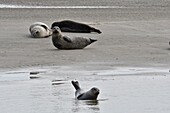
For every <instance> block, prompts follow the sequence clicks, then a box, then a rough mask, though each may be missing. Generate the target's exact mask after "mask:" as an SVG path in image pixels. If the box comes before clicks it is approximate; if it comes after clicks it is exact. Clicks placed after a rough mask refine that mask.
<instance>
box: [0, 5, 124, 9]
mask: <svg viewBox="0 0 170 113" xmlns="http://www.w3.org/2000/svg"><path fill="white" fill-rule="evenodd" d="M0 8H21V9H22V8H25V9H31V8H35V9H114V8H125V7H122V6H28V5H11V4H0Z"/></svg>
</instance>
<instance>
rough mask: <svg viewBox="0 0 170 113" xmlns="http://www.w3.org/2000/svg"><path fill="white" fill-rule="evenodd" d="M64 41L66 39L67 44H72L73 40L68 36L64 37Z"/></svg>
mask: <svg viewBox="0 0 170 113" xmlns="http://www.w3.org/2000/svg"><path fill="white" fill-rule="evenodd" d="M63 39H64V40H65V41H66V42H69V43H71V42H72V41H71V39H70V38H69V37H67V36H63Z"/></svg>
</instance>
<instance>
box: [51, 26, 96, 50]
mask: <svg viewBox="0 0 170 113" xmlns="http://www.w3.org/2000/svg"><path fill="white" fill-rule="evenodd" d="M52 31H53V34H52V42H53V45H54V46H55V47H56V48H58V49H83V48H84V47H86V46H88V45H90V44H91V43H93V42H95V41H97V40H96V39H91V38H86V37H69V36H64V35H62V33H61V30H60V28H59V27H54V28H53V29H52Z"/></svg>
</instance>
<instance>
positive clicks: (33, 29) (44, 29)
mask: <svg viewBox="0 0 170 113" xmlns="http://www.w3.org/2000/svg"><path fill="white" fill-rule="evenodd" d="M29 31H30V33H31V36H32V37H33V38H45V37H49V36H51V35H52V31H51V29H50V28H49V27H48V26H47V25H46V24H45V23H42V22H35V23H33V24H32V25H31V26H30V28H29Z"/></svg>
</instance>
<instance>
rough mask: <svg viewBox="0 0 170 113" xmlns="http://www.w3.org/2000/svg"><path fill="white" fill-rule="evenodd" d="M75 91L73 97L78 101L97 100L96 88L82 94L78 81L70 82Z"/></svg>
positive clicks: (97, 91)
mask: <svg viewBox="0 0 170 113" xmlns="http://www.w3.org/2000/svg"><path fill="white" fill-rule="evenodd" d="M71 83H72V84H73V86H74V88H75V89H76V92H75V97H76V99H78V100H97V97H98V95H99V89H98V88H96V87H93V88H91V89H90V90H89V91H86V92H84V91H83V90H82V89H81V88H80V85H79V83H78V81H71Z"/></svg>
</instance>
